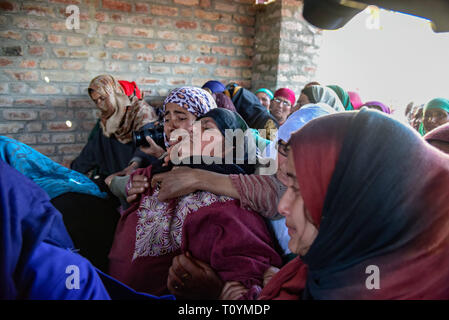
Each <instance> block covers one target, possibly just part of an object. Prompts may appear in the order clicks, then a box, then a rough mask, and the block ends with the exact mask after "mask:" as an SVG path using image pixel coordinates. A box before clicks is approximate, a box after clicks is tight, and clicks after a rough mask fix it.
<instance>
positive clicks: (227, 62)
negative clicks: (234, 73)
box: [219, 58, 229, 67]
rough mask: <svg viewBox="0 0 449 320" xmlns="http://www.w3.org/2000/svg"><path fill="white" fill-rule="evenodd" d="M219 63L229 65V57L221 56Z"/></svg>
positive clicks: (223, 65)
mask: <svg viewBox="0 0 449 320" xmlns="http://www.w3.org/2000/svg"><path fill="white" fill-rule="evenodd" d="M219 64H220V66H222V67H229V58H221V59H220V63H219Z"/></svg>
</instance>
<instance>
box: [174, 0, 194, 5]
mask: <svg viewBox="0 0 449 320" xmlns="http://www.w3.org/2000/svg"><path fill="white" fill-rule="evenodd" d="M174 1H175V3H176V4H182V5H184V6H197V5H199V4H200V0H174Z"/></svg>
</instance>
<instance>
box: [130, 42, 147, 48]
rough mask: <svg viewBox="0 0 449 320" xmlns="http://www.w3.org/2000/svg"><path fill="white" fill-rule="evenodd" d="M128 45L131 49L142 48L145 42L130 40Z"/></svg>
mask: <svg viewBox="0 0 449 320" xmlns="http://www.w3.org/2000/svg"><path fill="white" fill-rule="evenodd" d="M128 47H129V48H131V49H142V48H144V47H145V44H143V43H141V42H128Z"/></svg>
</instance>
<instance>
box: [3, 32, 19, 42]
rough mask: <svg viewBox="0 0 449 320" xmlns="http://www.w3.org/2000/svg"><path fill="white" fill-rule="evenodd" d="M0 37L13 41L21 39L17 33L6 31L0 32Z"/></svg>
mask: <svg viewBox="0 0 449 320" xmlns="http://www.w3.org/2000/svg"><path fill="white" fill-rule="evenodd" d="M0 37H2V38H8V39H14V40H20V39H22V35H21V34H20V33H18V32H15V31H12V30H7V31H2V32H0Z"/></svg>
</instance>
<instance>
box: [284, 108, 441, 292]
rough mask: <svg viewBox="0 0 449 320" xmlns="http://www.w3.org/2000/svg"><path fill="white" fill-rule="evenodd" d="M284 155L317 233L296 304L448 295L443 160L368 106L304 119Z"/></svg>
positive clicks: (306, 258) (304, 258)
mask: <svg viewBox="0 0 449 320" xmlns="http://www.w3.org/2000/svg"><path fill="white" fill-rule="evenodd" d="M291 148H292V152H293V157H294V161H295V169H296V176H297V178H298V183H299V187H300V190H301V194H302V196H303V198H304V203H305V206H306V208H307V209H308V211H309V212H310V214H311V216H312V219H313V221H314V222H315V224H316V225H317V226H318V227H319V233H318V236H317V238H316V239H315V241H314V243H313V244H312V246H311V247H310V249H309V251H308V252H307V254H306V255H304V256H302V257H301V260H302V261H303V262H304V263H305V264H306V265H307V267H308V272H307V282H306V288H305V294H304V298H312V299H447V298H449V285H448V284H449V268H448V267H449V161H448V160H449V156H446V155H444V154H443V153H441V152H439V151H438V150H436V149H434V148H433V147H431V146H429V145H428V144H427V143H426V142H425V141H424V140H423V139H421V138H420V137H419V135H418V134H417V133H416V132H415V131H414V130H412V129H411V128H409V127H408V126H406V125H405V124H402V123H400V122H399V121H396V120H394V119H391V118H390V117H388V116H386V115H384V114H382V113H381V112H378V111H373V110H369V109H363V110H361V111H359V112H358V113H356V112H347V113H340V114H336V115H330V116H325V117H321V118H319V119H316V120H313V121H311V122H309V123H308V124H307V125H306V126H304V128H303V129H302V130H300V131H298V132H297V133H295V134H294V135H293V136H292V138H291ZM372 266H374V267H375V268H377V270H378V271H379V273H378V277H379V278H378V279H379V282H380V288H379V289H371V290H370V289H369V288H368V287H367V283H368V282H369V281H368V280H369V279H368V276H369V275H370V274H369V272H368V270H369V267H371V268H372ZM367 272H368V274H367Z"/></svg>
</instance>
